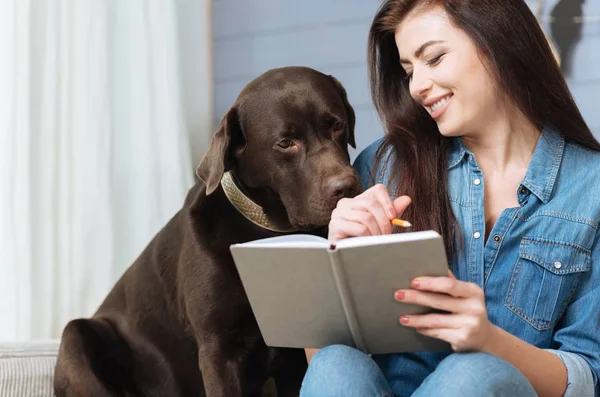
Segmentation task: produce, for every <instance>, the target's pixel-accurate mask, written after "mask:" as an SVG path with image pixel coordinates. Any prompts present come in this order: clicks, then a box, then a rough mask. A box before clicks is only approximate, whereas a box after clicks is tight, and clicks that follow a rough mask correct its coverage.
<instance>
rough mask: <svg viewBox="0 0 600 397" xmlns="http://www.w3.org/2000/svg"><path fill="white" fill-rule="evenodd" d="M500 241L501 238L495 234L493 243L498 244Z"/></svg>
mask: <svg viewBox="0 0 600 397" xmlns="http://www.w3.org/2000/svg"><path fill="white" fill-rule="evenodd" d="M500 240H502V237H500V236H499V235H497V234H496V235H495V236H494V241H495V242H497V243H499V242H500Z"/></svg>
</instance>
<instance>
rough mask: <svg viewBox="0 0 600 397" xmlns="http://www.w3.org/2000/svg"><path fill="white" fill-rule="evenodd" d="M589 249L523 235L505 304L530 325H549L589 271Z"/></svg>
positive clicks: (543, 327)
mask: <svg viewBox="0 0 600 397" xmlns="http://www.w3.org/2000/svg"><path fill="white" fill-rule="evenodd" d="M590 254H591V252H590V251H589V250H587V249H584V248H582V247H580V246H577V245H574V244H570V243H565V242H555V241H549V240H547V239H536V238H531V237H524V238H523V239H522V240H521V244H520V247H519V258H518V260H517V263H516V264H515V268H514V270H513V274H512V277H511V280H510V285H509V288H508V293H507V295H506V306H507V307H508V308H509V309H510V310H512V311H513V313H515V314H516V315H517V316H519V317H521V318H523V319H524V320H525V321H527V322H528V323H529V324H530V325H531V326H532V327H534V328H535V329H537V330H540V331H543V330H547V329H550V328H553V327H554V325H555V324H556V323H557V321H558V320H559V319H560V318H561V317H562V315H563V313H564V311H565V309H566V308H567V305H568V304H569V302H570V300H571V297H572V296H573V293H574V292H575V289H576V287H577V283H578V281H579V278H580V276H581V274H582V273H583V272H586V271H588V270H590V268H591V260H590Z"/></svg>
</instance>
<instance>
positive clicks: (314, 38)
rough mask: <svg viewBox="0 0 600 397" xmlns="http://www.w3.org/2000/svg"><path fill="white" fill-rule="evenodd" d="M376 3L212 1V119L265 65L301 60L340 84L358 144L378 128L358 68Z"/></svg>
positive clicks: (363, 73)
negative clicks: (351, 110)
mask: <svg viewBox="0 0 600 397" xmlns="http://www.w3.org/2000/svg"><path fill="white" fill-rule="evenodd" d="M378 6H379V0H294V1H292V0H287V1H285V0H214V1H213V32H214V49H213V50H214V65H215V67H214V79H215V86H214V92H215V97H214V99H215V103H214V109H215V110H214V120H213V124H214V125H215V126H216V125H217V124H218V120H219V119H220V118H221V116H222V115H223V114H224V113H225V112H226V111H227V109H228V108H229V107H230V106H231V104H232V103H233V101H234V100H235V98H236V96H237V94H238V93H239V91H240V90H241V89H242V88H243V87H244V85H246V84H247V83H248V82H249V81H250V80H251V79H253V78H254V77H256V76H258V75H260V74H261V73H263V72H264V71H266V70H267V69H270V68H274V67H281V66H287V65H302V66H309V67H312V68H315V69H317V70H319V71H321V72H323V73H327V74H332V75H334V76H335V77H336V78H338V79H339V80H340V81H341V82H342V84H343V85H344V86H345V87H346V90H347V91H348V98H349V101H350V103H351V104H352V105H353V107H354V110H355V111H356V120H357V125H356V138H357V146H358V149H362V148H364V147H366V146H367V145H368V143H370V142H371V141H372V140H373V139H374V137H376V136H380V135H381V134H382V129H381V126H380V124H379V120H378V117H377V114H376V113H375V112H374V110H373V107H372V105H371V101H370V94H369V90H368V82H367V70H366V51H367V35H368V31H369V25H370V23H371V20H372V18H373V15H374V14H375V11H376V10H377V7H378ZM352 155H353V157H354V156H355V152H353V153H352Z"/></svg>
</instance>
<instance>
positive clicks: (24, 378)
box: [0, 340, 60, 397]
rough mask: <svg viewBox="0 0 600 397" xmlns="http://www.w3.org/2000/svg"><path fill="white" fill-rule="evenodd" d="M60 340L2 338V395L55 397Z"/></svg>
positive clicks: (0, 365) (0, 371)
mask: <svg viewBox="0 0 600 397" xmlns="http://www.w3.org/2000/svg"><path fill="white" fill-rule="evenodd" d="M59 344H60V341H59V340H48V341H31V342H0V396H2V397H53V396H54V391H53V389H52V379H53V375H54V365H55V364H56V357H57V354H58V347H59Z"/></svg>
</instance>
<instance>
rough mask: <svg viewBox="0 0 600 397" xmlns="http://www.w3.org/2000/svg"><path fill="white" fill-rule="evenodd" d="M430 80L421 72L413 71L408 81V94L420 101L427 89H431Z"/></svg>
mask: <svg viewBox="0 0 600 397" xmlns="http://www.w3.org/2000/svg"><path fill="white" fill-rule="evenodd" d="M432 84H433V83H432V81H431V79H430V78H429V76H428V75H427V74H426V73H425V72H423V71H421V70H420V71H419V72H418V73H417V71H416V70H415V71H413V75H412V79H411V81H410V85H409V90H410V95H411V96H412V97H413V98H414V99H415V100H416V101H418V102H421V101H422V100H423V99H424V98H425V97H426V94H427V91H429V90H430V89H431V86H432Z"/></svg>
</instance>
